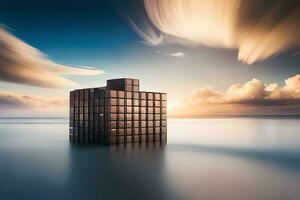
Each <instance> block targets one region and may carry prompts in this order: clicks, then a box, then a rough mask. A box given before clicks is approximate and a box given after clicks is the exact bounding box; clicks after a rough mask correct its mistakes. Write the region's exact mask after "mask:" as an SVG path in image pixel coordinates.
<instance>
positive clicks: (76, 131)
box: [69, 78, 167, 144]
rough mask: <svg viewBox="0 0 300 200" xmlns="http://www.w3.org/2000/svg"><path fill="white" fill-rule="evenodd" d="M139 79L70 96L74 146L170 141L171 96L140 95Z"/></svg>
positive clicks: (71, 93) (88, 89) (70, 136)
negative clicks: (168, 129)
mask: <svg viewBox="0 0 300 200" xmlns="http://www.w3.org/2000/svg"><path fill="white" fill-rule="evenodd" d="M139 89H140V86H139V80H138V79H129V78H122V79H111V80H107V86H106V87H99V88H87V89H78V90H74V91H71V92H70V132H69V138H70V141H71V142H74V143H88V144H94V143H97V144H124V143H133V142H161V143H166V141H167V94H166V93H159V92H144V91H140V90H139Z"/></svg>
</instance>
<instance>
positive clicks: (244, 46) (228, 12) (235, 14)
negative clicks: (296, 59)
mask: <svg viewBox="0 0 300 200" xmlns="http://www.w3.org/2000/svg"><path fill="white" fill-rule="evenodd" d="M144 10H145V13H146V16H147V17H145V16H144V15H145V14H144V13H141V12H137V13H138V15H139V16H143V17H140V18H139V17H132V19H131V20H130V24H131V26H133V29H134V30H135V31H136V33H137V34H138V35H139V36H141V37H142V38H143V39H144V40H145V41H146V42H147V43H149V44H152V45H158V44H162V43H169V42H172V43H173V42H176V43H180V44H188V45H206V46H209V47H217V48H227V49H236V50H238V59H239V60H240V61H242V62H244V63H247V64H252V63H254V62H257V61H260V60H265V59H267V58H270V57H272V56H276V55H278V54H280V53H282V52H283V51H286V50H293V49H297V48H299V45H300V39H299V37H298V36H299V33H300V1H297V0H286V1H281V0H266V1H262V0H209V1H202V0H171V1H161V0H144Z"/></svg>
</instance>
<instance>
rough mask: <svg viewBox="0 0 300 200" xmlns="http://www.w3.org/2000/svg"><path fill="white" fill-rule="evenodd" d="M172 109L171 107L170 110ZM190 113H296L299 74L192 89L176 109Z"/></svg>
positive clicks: (299, 98) (299, 102)
mask: <svg viewBox="0 0 300 200" xmlns="http://www.w3.org/2000/svg"><path fill="white" fill-rule="evenodd" d="M174 112H175V111H174ZM180 112H181V113H185V114H187V115H189V114H193V115H197V114H300V75H296V76H293V77H290V78H288V79H287V80H285V85H284V86H282V87H280V86H279V85H278V84H277V83H272V84H266V83H263V82H262V81H260V80H258V79H255V78H254V79H252V80H251V81H248V82H246V83H244V84H241V83H235V84H232V85H231V86H230V87H229V88H228V90H227V91H226V92H219V91H215V90H213V89H211V88H202V89H199V90H195V91H194V92H193V93H192V94H190V95H189V96H187V97H186V99H184V101H183V102H182V103H181V107H179V108H178V111H177V114H178V113H180Z"/></svg>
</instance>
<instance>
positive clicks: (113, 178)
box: [0, 117, 300, 200]
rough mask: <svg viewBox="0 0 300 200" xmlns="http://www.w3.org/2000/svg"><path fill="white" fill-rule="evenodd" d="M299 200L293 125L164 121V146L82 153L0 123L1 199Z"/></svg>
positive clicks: (288, 121) (61, 139)
mask: <svg viewBox="0 0 300 200" xmlns="http://www.w3.org/2000/svg"><path fill="white" fill-rule="evenodd" d="M121 198H122V199H209V200H210V199H230V200H235V199H236V200H240V199H243V200H244V199H272V200H273V199H295V200H296V199H297V200H298V199H300V119H299V118H297V117H285V118H279V117H274V118H272V117H265V118H263V117H260V118H255V117H252V118H246V117H244V118H215V119H214V118H211V119H169V121H168V144H167V145H164V146H160V145H138V144H135V145H126V146H86V145H83V146H82V145H74V144H70V143H69V141H68V121H67V120H66V119H0V199H1V200H2V199H4V200H6V199H121Z"/></svg>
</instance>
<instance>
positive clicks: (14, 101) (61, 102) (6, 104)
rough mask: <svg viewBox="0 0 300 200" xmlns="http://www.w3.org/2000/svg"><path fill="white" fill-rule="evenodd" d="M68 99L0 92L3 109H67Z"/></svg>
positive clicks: (0, 103) (0, 104)
mask: <svg viewBox="0 0 300 200" xmlns="http://www.w3.org/2000/svg"><path fill="white" fill-rule="evenodd" d="M68 105H69V102H68V99H64V98H57V97H56V98H45V97H37V96H30V95H19V94H15V93H4V92H0V108H1V109H24V108H25V109H34V108H47V109H49V108H53V107H55V108H59V107H63V108H65V107H67V106H68Z"/></svg>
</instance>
